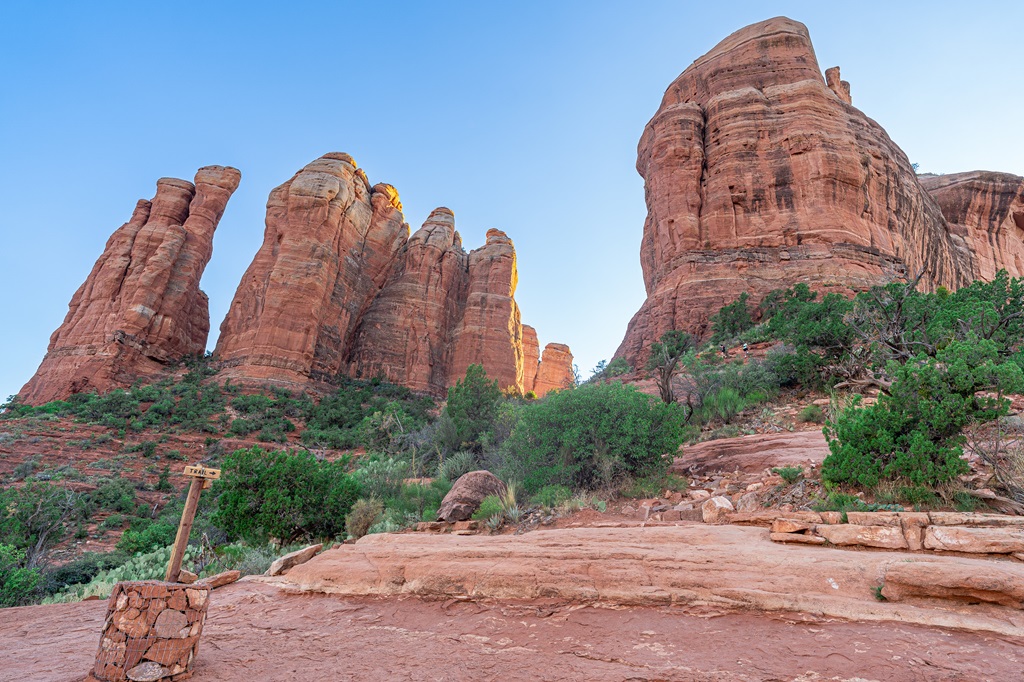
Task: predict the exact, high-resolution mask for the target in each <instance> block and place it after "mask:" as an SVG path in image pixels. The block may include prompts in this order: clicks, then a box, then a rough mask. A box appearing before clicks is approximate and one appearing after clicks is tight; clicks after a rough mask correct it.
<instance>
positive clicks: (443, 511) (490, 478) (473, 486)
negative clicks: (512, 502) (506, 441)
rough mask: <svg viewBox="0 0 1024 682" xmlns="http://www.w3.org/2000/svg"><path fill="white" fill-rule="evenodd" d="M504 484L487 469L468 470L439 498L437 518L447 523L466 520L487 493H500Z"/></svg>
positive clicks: (503, 488)
mask: <svg viewBox="0 0 1024 682" xmlns="http://www.w3.org/2000/svg"><path fill="white" fill-rule="evenodd" d="M504 491H505V484H504V483H502V482H501V479H499V478H498V477H497V476H495V475H494V474H492V473H491V472H489V471H483V470H481V471H470V472H469V473H467V474H463V475H462V476H459V479H458V480H457V481H455V484H454V485H453V486H452V489H451V490H449V491H448V494H447V495H445V496H444V499H443V500H441V508H440V509H438V510H437V520H438V521H445V522H447V523H455V522H456V521H467V520H469V518H470V517H471V516H472V515H473V512H475V511H476V510H477V509H479V508H480V503H481V502H483V500H484V498H485V497H487V496H489V495H501V494H502V493H503V492H504Z"/></svg>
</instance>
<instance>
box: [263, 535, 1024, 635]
mask: <svg viewBox="0 0 1024 682" xmlns="http://www.w3.org/2000/svg"><path fill="white" fill-rule="evenodd" d="M908 561H909V562H928V563H929V564H930V565H932V566H933V567H934V568H935V570H937V571H940V572H941V571H942V570H944V567H946V566H950V567H960V568H962V569H964V570H972V571H975V572H977V573H978V574H980V575H983V574H984V573H985V572H986V571H987V570H988V569H990V568H991V567H992V566H994V565H998V567H999V569H1000V570H1003V571H1010V572H1013V573H1015V574H1016V575H1017V576H1018V580H1024V564H1021V563H1019V562H1016V561H1010V560H1007V561H1000V560H995V559H972V558H961V557H951V556H922V555H919V554H912V553H907V552H862V551H846V550H840V549H822V548H821V547H810V546H803V545H784V544H777V543H773V542H772V541H771V540H770V539H769V532H768V531H767V530H766V529H763V528H751V527H739V526H729V525H725V526H708V525H704V524H694V525H680V526H658V527H648V528H641V527H632V528H572V529H558V530H546V531H535V532H532V533H526V534H523V535H518V536H516V535H502V536H459V535H434V534H426V533H412V534H388V535H370V536H366V537H364V538H362V539H360V540H359V541H358V542H357V543H355V544H354V545H343V546H341V547H339V548H337V549H331V550H329V551H326V552H324V553H322V554H320V555H319V556H317V557H315V558H314V559H312V560H310V561H309V562H307V563H305V564H303V565H301V566H297V567H296V568H294V569H292V570H291V571H290V572H289V573H288V575H287V576H286V577H285V578H283V579H278V578H265V580H284V581H287V584H290V585H294V586H296V587H298V588H301V589H304V590H311V591H314V592H327V593H333V594H340V595H347V596H367V595H379V596H399V595H417V596H423V597H449V598H456V597H469V598H474V599H484V598H489V599H539V598H551V599H558V600H563V601H565V602H572V603H576V604H581V603H582V604H587V603H612V604H617V605H631V606H651V605H669V604H697V605H714V606H719V607H730V608H739V609H748V610H755V611H796V612H802V613H813V614H818V615H824V616H832V617H838V618H847V619H851V620H858V621H876V620H894V621H902V622H908V623H919V624H927V625H939V626H945V627H956V628H963V629H968V630H984V631H988V632H994V633H1001V634H1005V635H1013V636H1018V637H1019V636H1024V612H1022V611H1020V610H1019V609H1015V608H1011V607H1007V606H1003V605H999V604H991V603H982V604H976V605H970V604H967V603H964V602H947V601H942V602H941V603H935V602H933V601H929V600H927V599H925V600H915V599H913V598H908V601H906V602H879V601H878V600H877V599H876V597H875V593H874V588H876V587H878V586H880V585H883V584H884V583H885V576H886V574H887V572H888V570H889V569H890V568H891V567H892V566H893V565H896V564H899V563H900V562H908Z"/></svg>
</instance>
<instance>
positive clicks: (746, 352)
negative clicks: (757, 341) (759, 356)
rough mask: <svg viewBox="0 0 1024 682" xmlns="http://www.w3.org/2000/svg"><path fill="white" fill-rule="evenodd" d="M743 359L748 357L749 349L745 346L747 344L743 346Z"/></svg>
mask: <svg viewBox="0 0 1024 682" xmlns="http://www.w3.org/2000/svg"><path fill="white" fill-rule="evenodd" d="M743 357H745V358H749V357H750V348H749V347H748V346H747V344H743Z"/></svg>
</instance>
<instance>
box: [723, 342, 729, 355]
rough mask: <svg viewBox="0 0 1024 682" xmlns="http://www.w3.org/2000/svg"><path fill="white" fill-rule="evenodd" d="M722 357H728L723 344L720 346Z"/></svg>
mask: <svg viewBox="0 0 1024 682" xmlns="http://www.w3.org/2000/svg"><path fill="white" fill-rule="evenodd" d="M722 357H723V358H727V357H729V353H728V352H727V351H726V350H725V344H724V343H723V344H722Z"/></svg>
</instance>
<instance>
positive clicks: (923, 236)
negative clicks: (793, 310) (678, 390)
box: [616, 17, 978, 367]
mask: <svg viewBox="0 0 1024 682" xmlns="http://www.w3.org/2000/svg"><path fill="white" fill-rule="evenodd" d="M829 82H830V84H831V86H832V87H831V88H830V87H829V85H827V84H826V82H825V80H824V79H823V78H822V74H821V71H820V69H819V67H818V63H817V59H816V57H815V54H814V49H813V47H812V46H811V41H810V37H809V35H808V32H807V29H806V27H805V26H804V25H803V24H800V23H798V22H795V21H792V20H790V19H786V18H784V17H779V18H775V19H770V20H767V21H764V22H761V23H759V24H754V25H753V26H749V27H747V28H744V29H741V30H740V31H737V32H736V33H734V34H732V35H731V36H729V37H728V38H726V39H725V40H723V41H722V42H721V43H719V44H718V45H717V46H716V47H715V48H714V49H712V50H711V51H710V52H709V53H708V54H706V55H704V56H703V57H701V58H699V59H698V60H697V61H695V62H694V63H693V65H692V66H690V67H689V68H688V69H686V71H685V72H683V74H682V75H680V76H679V77H678V78H677V79H676V80H675V81H674V82H673V83H672V84H671V85H670V86H669V88H668V90H667V91H666V93H665V96H664V98H663V100H662V103H661V106H660V108H659V109H658V111H657V113H656V114H655V115H654V118H652V119H651V121H650V122H649V123H648V124H647V127H646V128H645V130H644V133H643V136H642V137H641V140H640V144H639V147H638V150H637V170H638V171H639V172H640V175H642V176H643V178H644V181H645V195H646V201H647V209H648V215H647V220H646V222H645V224H644V231H643V240H642V242H641V265H642V267H643V272H644V283H645V285H646V288H647V300H646V302H645V303H644V305H643V306H642V307H641V309H640V311H639V312H637V314H636V315H635V316H634V317H633V319H632V321H631V322H630V324H629V329H628V331H627V333H626V337H625V339H624V340H623V342H622V345H621V346H620V347H619V349H618V351H617V353H616V355H617V356H618V357H625V358H626V360H627V361H629V363H630V364H631V365H633V366H634V367H636V366H642V364H643V361H644V360H645V359H646V355H647V352H648V351H647V349H648V348H649V347H650V345H651V344H652V343H653V342H655V341H656V340H657V339H658V338H659V337H660V336H661V334H663V333H664V332H665V331H668V330H670V329H683V330H687V331H690V332H694V333H698V334H700V333H703V332H704V331H705V330H706V329H707V326H708V318H709V316H710V315H712V314H714V313H715V312H717V311H718V309H719V308H720V307H721V306H723V305H725V304H727V303H730V302H732V301H733V300H735V299H736V298H737V297H738V296H739V294H741V293H743V292H747V293H748V294H749V295H750V297H751V299H752V301H753V302H755V303H756V302H757V301H758V300H759V299H760V297H762V296H763V295H764V294H766V293H767V292H768V291H770V290H772V289H776V288H780V287H785V286H791V285H792V284H794V283H796V282H808V283H810V284H811V285H812V286H814V287H815V288H818V289H824V290H827V291H839V292H846V293H848V292H850V291H853V290H859V289H864V288H867V287H869V286H872V285H875V284H878V283H882V282H886V281H889V280H891V279H893V278H897V277H901V276H903V275H906V274H908V273H910V274H916V273H917V272H918V271H920V270H924V272H925V275H924V279H923V280H922V281H923V282H924V285H925V286H926V287H936V286H938V285H945V286H947V287H949V288H955V287H957V286H960V285H962V284H964V283H966V282H969V281H971V280H972V279H974V278H975V277H976V276H977V275H978V272H977V269H976V267H975V263H974V258H973V256H972V253H971V251H970V248H969V247H968V245H967V244H966V243H965V240H964V239H963V238H962V237H961V236H960V235H959V234H957V233H956V232H955V231H951V230H950V229H949V226H948V225H947V224H946V221H945V219H944V218H943V216H942V213H941V212H940V210H939V206H938V205H937V204H936V203H935V201H934V200H932V198H931V197H930V196H929V195H928V193H927V192H925V191H924V190H923V189H922V187H921V185H920V184H919V182H918V180H917V178H916V176H915V174H914V171H913V169H912V167H911V164H910V162H909V161H908V159H907V157H906V155H905V154H904V153H903V152H902V151H901V150H900V149H899V147H897V146H896V144H895V143H894V142H893V141H892V140H890V139H889V136H888V135H887V134H886V133H885V131H884V130H883V129H882V128H881V126H879V125H878V124H877V123H876V122H875V121H873V120H871V119H870V118H868V117H867V116H865V115H864V114H863V113H862V112H861V111H859V110H858V109H856V108H854V107H853V106H852V105H851V104H850V103H849V95H848V87H847V86H846V85H844V83H843V81H841V80H840V79H839V72H838V70H836V71H834V72H832V73H831V74H830V76H829Z"/></svg>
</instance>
